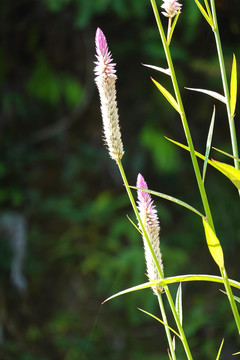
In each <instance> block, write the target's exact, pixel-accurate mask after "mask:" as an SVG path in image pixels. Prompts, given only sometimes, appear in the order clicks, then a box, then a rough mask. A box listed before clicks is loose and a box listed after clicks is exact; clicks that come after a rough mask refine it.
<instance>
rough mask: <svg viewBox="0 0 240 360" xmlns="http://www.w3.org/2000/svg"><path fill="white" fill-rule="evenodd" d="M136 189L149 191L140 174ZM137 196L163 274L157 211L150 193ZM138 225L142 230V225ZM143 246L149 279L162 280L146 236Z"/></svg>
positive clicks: (155, 289)
mask: <svg viewBox="0 0 240 360" xmlns="http://www.w3.org/2000/svg"><path fill="white" fill-rule="evenodd" d="M136 187H137V188H140V189H146V190H147V189H148V186H147V183H146V181H145V180H144V178H143V176H142V175H141V174H138V177H137V184H136ZM137 196H138V201H137V207H138V211H139V215H140V218H141V220H142V223H143V225H144V227H145V230H146V233H147V235H148V238H149V241H150V243H151V245H152V248H153V251H154V253H155V255H156V258H157V261H158V263H159V265H160V267H161V269H162V272H163V264H162V254H161V251H160V237H159V234H160V224H159V220H158V215H157V210H156V208H155V206H154V204H153V200H152V198H151V195H150V194H149V193H147V192H145V191H142V190H137ZM138 225H139V228H140V230H141V226H140V224H138ZM143 244H144V252H145V260H146V266H147V275H148V278H149V280H160V279H161V277H160V274H159V272H158V269H157V267H156V264H155V262H154V260H153V257H152V254H151V251H150V249H149V246H148V244H147V241H146V239H145V238H144V236H143ZM153 291H154V293H155V294H158V293H159V292H162V287H161V286H154V287H153Z"/></svg>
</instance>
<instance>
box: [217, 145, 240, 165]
mask: <svg viewBox="0 0 240 360" xmlns="http://www.w3.org/2000/svg"><path fill="white" fill-rule="evenodd" d="M213 149H214V150H216V151H218V152H220V153H222V154H224V155H226V156H228V157H230V158H232V159H235V160H237V161H238V162H240V159H239V158H237V157H236V156H233V155H231V154H229V153H227V152H225V151H223V150H220V149H217V148H215V147H213Z"/></svg>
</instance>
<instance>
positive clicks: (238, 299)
mask: <svg viewBox="0 0 240 360" xmlns="http://www.w3.org/2000/svg"><path fill="white" fill-rule="evenodd" d="M220 291H221V292H222V293H223V294H225V295H227V293H226V291H223V290H221V289H220ZM233 297H234V300H236V301H237V302H239V303H240V298H239V297H237V296H235V295H233Z"/></svg>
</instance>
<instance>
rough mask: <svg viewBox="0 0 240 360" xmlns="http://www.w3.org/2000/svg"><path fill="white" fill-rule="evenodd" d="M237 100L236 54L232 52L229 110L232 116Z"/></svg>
mask: <svg viewBox="0 0 240 360" xmlns="http://www.w3.org/2000/svg"><path fill="white" fill-rule="evenodd" d="M236 102H237V62H236V56H235V54H233V63H232V73H231V81H230V112H231V116H232V117H233V116H234V113H235V109H236Z"/></svg>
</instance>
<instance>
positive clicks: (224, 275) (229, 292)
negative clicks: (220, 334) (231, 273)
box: [220, 267, 240, 334]
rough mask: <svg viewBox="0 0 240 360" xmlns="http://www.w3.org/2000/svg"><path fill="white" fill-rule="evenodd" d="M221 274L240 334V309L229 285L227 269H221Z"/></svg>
mask: <svg viewBox="0 0 240 360" xmlns="http://www.w3.org/2000/svg"><path fill="white" fill-rule="evenodd" d="M220 272H221V275H222V278H223V282H224V286H225V289H226V292H227V296H228V300H229V303H230V305H231V308H232V312H233V316H234V319H235V322H236V325H237V328H238V332H239V334H240V317H239V312H238V309H237V305H236V302H235V300H234V298H233V293H232V289H231V286H230V284H229V280H228V276H227V272H226V269H225V267H223V268H220Z"/></svg>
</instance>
